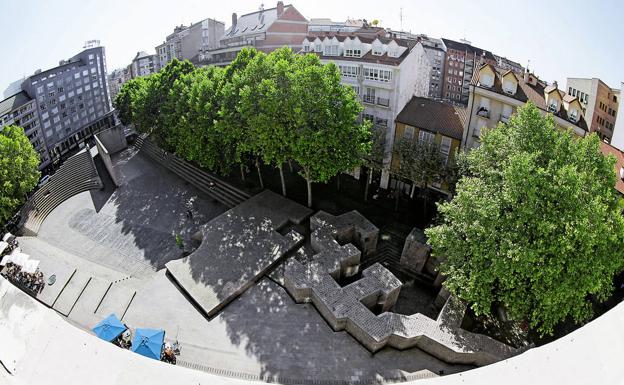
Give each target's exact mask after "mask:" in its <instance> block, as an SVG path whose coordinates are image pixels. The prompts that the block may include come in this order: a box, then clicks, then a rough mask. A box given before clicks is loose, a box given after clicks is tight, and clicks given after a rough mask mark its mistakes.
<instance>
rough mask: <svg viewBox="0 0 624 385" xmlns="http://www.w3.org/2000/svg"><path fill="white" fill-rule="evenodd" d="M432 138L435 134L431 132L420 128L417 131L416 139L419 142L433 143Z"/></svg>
mask: <svg viewBox="0 0 624 385" xmlns="http://www.w3.org/2000/svg"><path fill="white" fill-rule="evenodd" d="M434 139H435V135H434V134H433V133H431V132H428V131H425V130H420V132H418V141H419V142H421V143H433V140H434Z"/></svg>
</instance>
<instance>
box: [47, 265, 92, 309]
mask: <svg viewBox="0 0 624 385" xmlns="http://www.w3.org/2000/svg"><path fill="white" fill-rule="evenodd" d="M90 279H91V275H90V274H87V273H84V272H82V271H80V270H77V271H76V272H75V273H74V274H73V275H72V277H71V279H70V280H69V282H68V283H67V285H65V287H64V288H63V291H62V292H61V293H60V295H59V296H58V297H57V299H56V301H54V303H53V304H52V308H53V309H54V310H56V311H57V312H59V313H61V314H62V315H64V316H67V315H69V312H70V311H71V310H72V308H73V307H74V305H75V304H76V302H77V301H78V299H79V298H80V295H81V294H82V292H83V291H84V289H85V287H87V284H89V280H90Z"/></svg>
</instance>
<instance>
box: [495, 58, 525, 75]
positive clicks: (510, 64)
mask: <svg viewBox="0 0 624 385" xmlns="http://www.w3.org/2000/svg"><path fill="white" fill-rule="evenodd" d="M494 59H495V60H496V67H497V68H500V69H503V70H511V71H513V72H515V73H517V74H520V75H522V74H523V73H524V67H523V66H522V64H520V63H517V62H515V61H513V60H510V59H507V58H506V57H502V56H498V55H494Z"/></svg>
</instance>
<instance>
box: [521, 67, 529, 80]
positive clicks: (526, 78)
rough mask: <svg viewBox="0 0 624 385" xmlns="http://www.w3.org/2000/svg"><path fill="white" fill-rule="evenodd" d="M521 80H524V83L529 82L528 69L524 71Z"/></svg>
mask: <svg viewBox="0 0 624 385" xmlns="http://www.w3.org/2000/svg"><path fill="white" fill-rule="evenodd" d="M522 79H523V80H524V82H525V83H528V82H529V69H528V68H527V69H526V70H525V71H524V76H523V77H522Z"/></svg>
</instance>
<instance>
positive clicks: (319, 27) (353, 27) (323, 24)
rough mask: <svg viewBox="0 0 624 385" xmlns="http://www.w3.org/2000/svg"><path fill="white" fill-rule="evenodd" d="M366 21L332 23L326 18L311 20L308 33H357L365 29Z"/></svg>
mask: <svg viewBox="0 0 624 385" xmlns="http://www.w3.org/2000/svg"><path fill="white" fill-rule="evenodd" d="M364 23H365V20H362V19H358V20H355V19H347V20H345V21H332V20H331V19H326V18H317V19H310V22H309V24H308V32H355V31H357V30H358V29H360V28H362V27H364Z"/></svg>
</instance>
